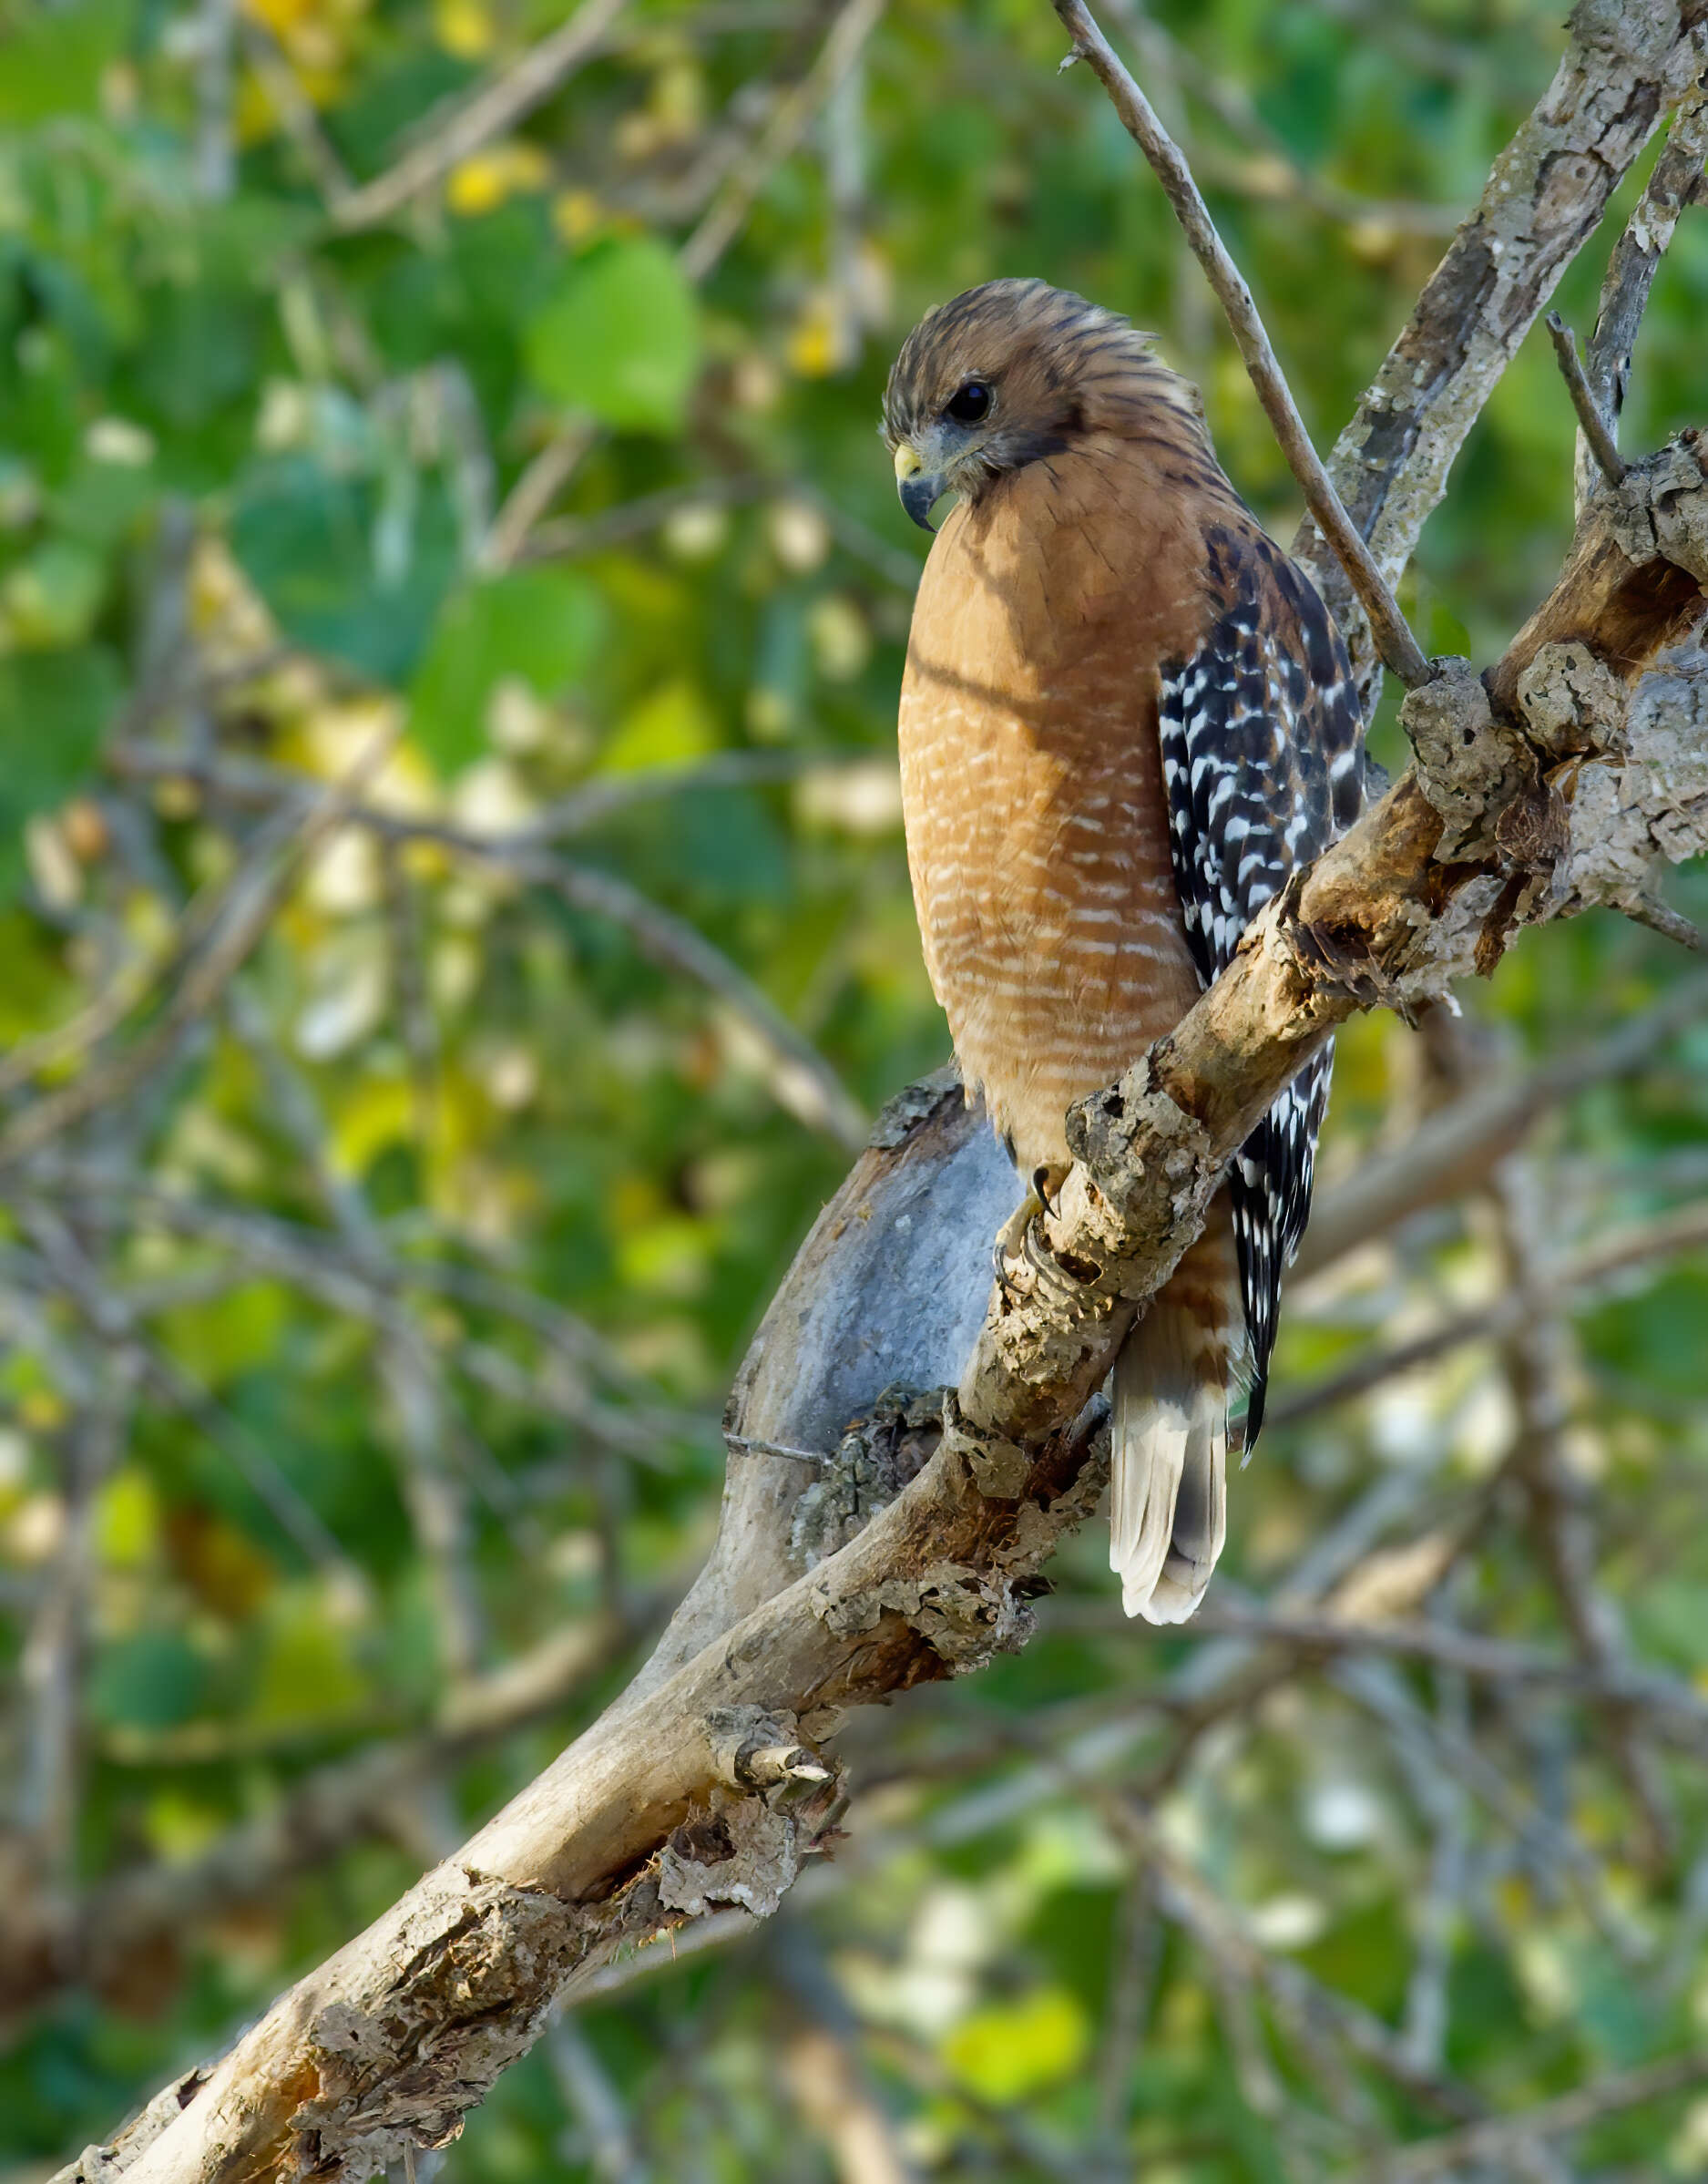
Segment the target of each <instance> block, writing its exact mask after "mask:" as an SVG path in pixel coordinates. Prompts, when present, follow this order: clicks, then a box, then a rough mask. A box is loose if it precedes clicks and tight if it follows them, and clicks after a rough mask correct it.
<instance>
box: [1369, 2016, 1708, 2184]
mask: <svg viewBox="0 0 1708 2184" xmlns="http://www.w3.org/2000/svg"><path fill="white" fill-rule="evenodd" d="M1704 2078H1708V2049H1705V2050H1698V2051H1697V2052H1695V2053H1693V2054H1690V2055H1682V2056H1670V2057H1668V2059H1667V2060H1666V2061H1664V2062H1661V2063H1645V2064H1642V2065H1641V2066H1639V2067H1638V2068H1637V2069H1634V2070H1621V2071H1615V2072H1614V2073H1613V2074H1612V2076H1609V2077H1602V2078H1596V2079H1595V2080H1593V2081H1592V2082H1591V2083H1590V2085H1587V2086H1580V2087H1576V2088H1575V2089H1574V2090H1573V2091H1572V2092H1570V2093H1562V2094H1560V2096H1559V2097H1558V2098H1557V2099H1554V2100H1548V2101H1542V2102H1540V2103H1539V2105H1538V2106H1537V2107H1533V2108H1525V2109H1522V2110H1520V2111H1519V2114H1518V2115H1516V2116H1497V2117H1489V2118H1488V2120H1487V2121H1486V2122H1482V2123H1471V2124H1466V2125H1465V2126H1463V2127H1462V2128H1460V2129H1458V2130H1456V2131H1445V2132H1443V2133H1442V2135H1441V2136H1440V2137H1439V2138H1425V2139H1422V2140H1420V2141H1419V2142H1418V2143H1417V2145H1415V2146H1409V2147H1406V2148H1405V2149H1404V2150H1403V2151H1402V2152H1400V2153H1397V2154H1390V2155H1389V2156H1388V2158H1387V2159H1386V2162H1384V2163H1383V2165H1382V2167H1381V2168H1380V2169H1379V2170H1378V2172H1377V2177H1376V2184H1419V2180H1420V2179H1424V2178H1427V2177H1445V2176H1447V2175H1449V2174H1451V2173H1452V2172H1453V2171H1454V2170H1456V2169H1470V2168H1472V2167H1477V2166H1480V2165H1481V2164H1483V2163H1485V2162H1500V2161H1510V2160H1511V2159H1512V2157H1513V2152H1514V2148H1515V2147H1516V2145H1517V2144H1518V2142H1519V2140H1520V2139H1523V2138H1542V2139H1548V2138H1567V2137H1569V2136H1570V2134H1571V2133H1573V2132H1575V2131H1581V2130H1584V2129H1586V2128H1588V2127H1589V2126H1590V2124H1594V2123H1600V2122H1601V2119H1602V2117H1608V2116H1617V2115H1619V2114H1621V2112H1622V2111H1623V2110H1624V2109H1626V2108H1638V2107H1646V2106H1647V2104H1648V2103H1649V2102H1650V2101H1656V2100H1664V2099H1666V2098H1667V2097H1668V2096H1669V2095H1670V2094H1673V2093H1685V2092H1688V2091H1689V2090H1690V2089H1691V2087H1693V2086H1699V2085H1701V2084H1702V2082H1703V2079H1704Z"/></svg>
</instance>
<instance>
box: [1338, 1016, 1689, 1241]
mask: <svg viewBox="0 0 1708 2184" xmlns="http://www.w3.org/2000/svg"><path fill="white" fill-rule="evenodd" d="M1704 1012H1708V978H1694V979H1683V980H1682V981H1681V982H1680V983H1679V984H1678V985H1676V986H1674V987H1673V988H1672V989H1671V990H1670V991H1669V992H1668V993H1666V994H1665V995H1664V996H1663V997H1662V999H1661V1000H1659V1001H1657V1002H1656V1003H1655V1005H1654V1006H1653V1008H1652V1009H1649V1010H1644V1012H1643V1013H1642V1015H1641V1016H1633V1017H1631V1018H1629V1019H1627V1020H1626V1021H1625V1022H1624V1023H1622V1024H1619V1025H1617V1026H1615V1028H1614V1029H1613V1030H1611V1031H1610V1032H1608V1033H1607V1035H1606V1036H1605V1037H1604V1038H1601V1039H1598V1040H1595V1041H1591V1042H1590V1043H1589V1044H1588V1045H1585V1046H1581V1047H1577V1048H1574V1049H1572V1050H1570V1051H1568V1052H1566V1053H1564V1054H1559V1055H1555V1056H1553V1057H1551V1058H1550V1059H1549V1061H1544V1062H1541V1063H1540V1064H1539V1065H1538V1066H1537V1067H1536V1068H1535V1069H1532V1070H1529V1071H1519V1072H1513V1073H1511V1074H1501V1075H1499V1076H1497V1077H1495V1078H1494V1079H1493V1081H1492V1082H1486V1083H1481V1084H1478V1085H1476V1086H1475V1087H1473V1088H1471V1089H1469V1090H1467V1091H1464V1092H1461V1093H1460V1094H1459V1096H1458V1097H1457V1099H1455V1100H1452V1101H1451V1102H1448V1103H1447V1105H1446V1106H1443V1107H1440V1108H1437V1110H1436V1112H1435V1113H1433V1114H1431V1115H1429V1116H1428V1117H1427V1120H1426V1121H1424V1122H1423V1123H1421V1124H1420V1125H1419V1126H1418V1127H1417V1129H1416V1130H1415V1131H1413V1132H1411V1133H1409V1134H1408V1135H1407V1136H1406V1138H1405V1139H1404V1141H1403V1142H1402V1143H1398V1144H1396V1145H1394V1146H1392V1147H1391V1148H1388V1149H1386V1150H1384V1151H1382V1152H1379V1153H1376V1154H1372V1155H1371V1156H1370V1157H1369V1158H1368V1159H1366V1160H1365V1162H1364V1164H1362V1165H1361V1166H1360V1167H1358V1168H1356V1169H1355V1170H1354V1172H1353V1173H1352V1174H1350V1175H1348V1176H1347V1177H1346V1178H1345V1181H1344V1182H1341V1183H1337V1184H1330V1185H1329V1186H1328V1188H1327V1189H1325V1190H1323V1191H1321V1192H1319V1193H1318V1195H1317V1198H1316V1202H1315V1204H1314V1206H1313V1207H1312V1210H1311V1225H1310V1227H1309V1228H1308V1229H1306V1231H1305V1233H1304V1244H1303V1246H1301V1248H1300V1252H1299V1256H1298V1259H1297V1261H1296V1263H1295V1268H1294V1279H1295V1280H1298V1279H1300V1278H1302V1277H1304V1276H1307V1275H1310V1274H1313V1273H1314V1272H1315V1271H1316V1270H1317V1269H1318V1268H1319V1267H1323V1266H1331V1265H1333V1263H1334V1262H1335V1260H1336V1259H1338V1258H1341V1257H1344V1256H1345V1254H1346V1253H1347V1252H1349V1251H1352V1250H1355V1248H1356V1247H1357V1246H1359V1245H1360V1244H1363V1243H1366V1242H1368V1241H1369V1239H1370V1238H1371V1237H1373V1236H1386V1235H1388V1234H1389V1233H1390V1232H1391V1231H1392V1230H1393V1229H1395V1228H1396V1226H1397V1225H1399V1223H1400V1222H1402V1221H1404V1220H1406V1219H1407V1218H1408V1217H1409V1216H1410V1215H1413V1214H1416V1213H1418V1212H1420V1211H1422V1210H1423V1209H1424V1208H1425V1207H1427V1206H1432V1205H1446V1204H1447V1203H1448V1202H1449V1201H1450V1200H1452V1199H1454V1198H1457V1197H1459V1196H1461V1195H1463V1194H1464V1193H1465V1192H1466V1191H1468V1190H1472V1189H1474V1188H1475V1187H1476V1186H1477V1185H1478V1184H1481V1183H1482V1182H1483V1181H1484V1180H1485V1179H1486V1177H1487V1176H1488V1174H1489V1172H1490V1171H1491V1170H1492V1169H1493V1168H1494V1167H1495V1166H1497V1165H1498V1163H1499V1162H1500V1161H1502V1160H1504V1159H1505V1158H1506V1156H1507V1155H1508V1154H1509V1153H1513V1152H1516V1151H1517V1149H1518V1147H1519V1145H1520V1144H1521V1143H1523V1141H1524V1139H1525V1138H1526V1137H1527V1136H1528V1135H1529V1133H1530V1131H1531V1130H1532V1129H1533V1128H1534V1126H1535V1125H1536V1123H1538V1122H1539V1120H1540V1119H1541V1118H1542V1117H1543V1116H1544V1115H1546V1114H1548V1113H1550V1112H1551V1111H1552V1110H1553V1109H1554V1108H1556V1107H1558V1106H1559V1105H1560V1104H1561V1103H1562V1102H1565V1101H1567V1100H1570V1099H1573V1098H1575V1097H1576V1095H1577V1094H1578V1093H1579V1092H1585V1091H1587V1090H1588V1089H1589V1088H1590V1086H1591V1085H1595V1084H1601V1083H1605V1082H1607V1081H1608V1079H1610V1078H1612V1077H1622V1076H1627V1075H1629V1074H1630V1073H1631V1071H1634V1070H1639V1069H1642V1067H1643V1066H1644V1065H1645V1064H1646V1063H1647V1062H1648V1061H1651V1060H1652V1057H1653V1055H1654V1052H1655V1051H1656V1049H1657V1048H1658V1047H1661V1046H1662V1045H1664V1044H1665V1043H1666V1042H1667V1041H1670V1040H1672V1039H1674V1038H1676V1037H1677V1036H1678V1034H1679V1033H1680V1032H1681V1031H1683V1030H1687V1029H1688V1028H1689V1027H1690V1026H1691V1025H1692V1024H1693V1023H1695V1022H1696V1021H1697V1020H1699V1019H1700V1018H1701V1017H1702V1016H1703V1014H1704Z"/></svg>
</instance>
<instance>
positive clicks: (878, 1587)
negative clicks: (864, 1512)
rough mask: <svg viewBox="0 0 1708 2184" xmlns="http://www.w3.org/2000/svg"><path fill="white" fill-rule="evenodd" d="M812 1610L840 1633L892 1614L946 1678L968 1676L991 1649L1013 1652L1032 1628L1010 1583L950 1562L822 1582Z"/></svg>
mask: <svg viewBox="0 0 1708 2184" xmlns="http://www.w3.org/2000/svg"><path fill="white" fill-rule="evenodd" d="M826 1575H827V1576H828V1572H827V1573H826ZM813 1613H814V1614H815V1615H817V1616H818V1617H819V1619H820V1620H821V1621H822V1622H823V1623H824V1624H826V1625H828V1626H829V1628H830V1629H831V1630H832V1631H834V1633H835V1635H837V1636H838V1637H842V1638H849V1637H854V1636H856V1635H858V1634H859V1633H860V1632H862V1631H868V1630H872V1629H874V1628H875V1627H876V1625H877V1624H878V1623H879V1621H880V1620H881V1619H882V1618H883V1617H884V1616H885V1615H899V1616H900V1617H901V1618H902V1620H903V1622H905V1624H906V1625H907V1626H908V1628H909V1629H910V1630H913V1631H916V1632H917V1633H918V1635H920V1636H921V1637H922V1638H923V1639H924V1640H925V1641H926V1645H927V1646H930V1648H931V1650H932V1651H933V1652H934V1653H935V1654H936V1656H937V1658H938V1659H939V1660H940V1661H941V1662H942V1664H943V1666H945V1668H946V1669H947V1671H948V1673H949V1674H950V1675H951V1676H970V1675H971V1674H973V1672H974V1671H975V1670H976V1669H979V1668H983V1667H984V1666H986V1665H987V1663H988V1662H989V1661H991V1660H992V1659H994V1658H995V1656H997V1654H999V1653H1018V1651H1019V1650H1020V1648H1021V1646H1024V1645H1025V1643H1026V1641H1027V1639H1028V1638H1029V1637H1030V1636H1031V1635H1032V1630H1033V1626H1034V1617H1033V1615H1032V1611H1031V1609H1030V1608H1029V1607H1028V1605H1027V1604H1026V1602H1025V1600H1024V1599H1023V1598H1022V1597H1021V1594H1020V1593H1019V1590H1018V1586H1017V1585H1016V1584H1014V1583H1013V1582H1011V1581H1010V1580H1009V1579H1007V1577H1002V1576H997V1575H994V1574H991V1573H989V1572H987V1571H984V1570H977V1569H974V1568H973V1567H972V1566H971V1565H970V1564H966V1563H954V1562H934V1563H930V1564H927V1565H926V1567H925V1568H924V1569H922V1570H919V1571H917V1572H915V1573H913V1574H908V1575H904V1576H896V1577H886V1578H884V1579H882V1580H881V1581H880V1582H879V1583H877V1584H863V1585H859V1586H858V1587H856V1588H855V1589H852V1590H847V1591H844V1590H841V1589H840V1588H833V1586H832V1585H831V1584H823V1587H822V1589H820V1590H817V1591H815V1592H814V1594H813Z"/></svg>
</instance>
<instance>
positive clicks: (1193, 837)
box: [1158, 525, 1364, 1451]
mask: <svg viewBox="0 0 1708 2184" xmlns="http://www.w3.org/2000/svg"><path fill="white" fill-rule="evenodd" d="M1205 543H1206V549H1207V555H1208V574H1209V578H1210V582H1211V585H1212V591H1213V593H1214V595H1215V597H1216V599H1217V600H1218V602H1219V606H1220V612H1219V613H1217V614H1216V615H1215V616H1214V617H1213V619H1212V623H1211V626H1210V628H1209V630H1208V631H1207V633H1206V634H1205V636H1204V637H1203V639H1202V641H1201V642H1200V644H1199V646H1198V648H1197V650H1196V651H1194V652H1193V653H1192V655H1191V656H1190V657H1189V658H1186V659H1181V660H1178V661H1167V662H1165V663H1164V664H1163V667H1162V670H1161V687H1160V690H1159V692H1158V724H1159V729H1160V733H1161V742H1162V772H1163V781H1164V785H1165V789H1166V793H1167V796H1168V803H1169V841H1170V847H1171V853H1172V856H1173V864H1174V881H1175V886H1176V888H1177V889H1178V891H1179V894H1180V898H1181V910H1182V913H1183V915H1184V918H1185V921H1186V932H1187V938H1188V941H1189V942H1190V944H1191V947H1192V959H1193V961H1194V962H1195V964H1196V965H1197V968H1198V974H1199V977H1200V978H1201V979H1202V981H1203V982H1204V984H1205V985H1209V984H1210V982H1211V981H1212V979H1215V978H1216V977H1218V976H1219V975H1220V973H1221V972H1222V971H1223V970H1224V969H1226V968H1227V966H1228V964H1229V963H1230V962H1231V961H1232V958H1233V952H1234V950H1235V948H1237V947H1238V946H1239V942H1240V937H1241V935H1242V934H1243V932H1244V931H1245V928H1246V927H1247V926H1248V925H1250V923H1251V922H1252V920H1253V918H1255V917H1256V915H1257V913H1258V912H1259V910H1261V909H1262V908H1263V905H1264V904H1265V903H1266V902H1267V901H1268V900H1269V899H1270V897H1272V896H1273V895H1274V894H1275V893H1276V892H1277V891H1278V890H1279V888H1280V887H1282V885H1283V884H1284V881H1285V879H1286V877H1287V876H1288V874H1289V873H1290V872H1291V871H1292V870H1293V869H1294V866H1298V865H1303V864H1307V863H1308V862H1309V861H1310V860H1311V859H1312V858H1313V857H1314V856H1317V855H1318V854H1319V853H1320V852H1321V851H1323V850H1324V849H1325V848H1327V846H1328V845H1329V844H1330V843H1331V842H1332V841H1334V840H1335V837H1336V836H1339V835H1340V834H1342V833H1344V832H1345V829H1346V827H1348V826H1349V825H1351V824H1352V822H1353V820H1354V819H1355V818H1356V816H1357V815H1358V809H1359V805H1360V803H1361V802H1362V797H1363V738H1364V723H1363V718H1362V715H1361V713H1360V711H1359V706H1358V700H1357V693H1356V691H1355V686H1354V683H1353V680H1352V669H1351V665H1350V663H1349V661H1348V660H1347V657H1346V650H1345V645H1344V644H1343V643H1342V642H1341V639H1340V633H1339V631H1337V630H1336V629H1335V625H1334V621H1333V619H1332V618H1331V616H1330V615H1329V612H1328V610H1327V609H1326V608H1325V607H1324V604H1323V602H1322V600H1320V599H1319V598H1318V597H1317V594H1316V592H1315V590H1314V588H1313V587H1312V585H1311V584H1310V583H1309V582H1308V580H1307V579H1305V577H1304V573H1303V572H1302V571H1301V570H1300V569H1298V568H1297V567H1296V566H1295V565H1294V563H1293V562H1292V561H1291V560H1289V559H1288V558H1287V556H1286V555H1285V554H1284V553H1283V552H1282V550H1281V549H1280V548H1279V547H1277V546H1275V545H1274V544H1273V542H1272V541H1271V540H1269V539H1268V538H1265V537H1264V536H1263V533H1262V532H1261V531H1259V530H1258V529H1257V528H1256V527H1255V526H1254V525H1253V528H1252V529H1251V531H1250V532H1249V533H1248V532H1245V531H1243V530H1235V529H1233V528H1231V527H1221V526H1219V527H1217V528H1214V529H1212V530H1211V531H1210V532H1209V533H1208V535H1207V538H1206V542H1205ZM1333 1061H1334V1055H1333V1051H1332V1049H1324V1051H1323V1052H1321V1053H1320V1054H1318V1055H1316V1056H1314V1058H1313V1060H1312V1061H1309V1062H1307V1063H1306V1064H1305V1066H1304V1069H1303V1070H1302V1071H1300V1073H1299V1075H1298V1076H1297V1077H1296V1078H1294V1082H1292V1083H1291V1084H1290V1085H1289V1086H1288V1087H1287V1089H1286V1090H1285V1092H1283V1093H1282V1094H1281V1095H1280V1097H1279V1098H1278V1099H1277V1100H1276V1101H1275V1102H1274V1104H1273V1106H1272V1107H1271V1108H1270V1110H1269V1112H1268V1113H1266V1114H1265V1115H1264V1117H1263V1121H1262V1122H1261V1123H1259V1124H1258V1125H1257V1127H1256V1129H1255V1130H1253V1133H1252V1134H1251V1136H1250V1137H1249V1138H1247V1140H1246V1141H1245V1143H1244V1145H1243V1147H1242V1148H1241V1151H1240V1154H1239V1157H1238V1159H1237V1160H1236V1161H1235V1162H1234V1164H1233V1166H1232V1170H1231V1172H1230V1175H1229V1191H1230V1195H1231V1197H1232V1208H1233V1232H1234V1238H1235V1241H1236V1244H1237V1246H1238V1249H1239V1260H1240V1291H1241V1298H1242V1302H1243V1306H1244V1311H1245V1328H1246V1339H1247V1344H1248V1347H1249V1351H1250V1359H1249V1363H1250V1369H1251V1373H1252V1385H1251V1395H1250V1401H1249V1407H1248V1409H1247V1412H1246V1423H1245V1445H1246V1448H1247V1450H1248V1451H1249V1450H1250V1448H1251V1447H1252V1446H1253V1443H1254V1442H1255V1441H1256V1439H1257V1433H1258V1429H1259V1427H1260V1426H1261V1425H1262V1423H1263V1400H1264V1393H1265V1389H1266V1388H1267V1384H1268V1375H1269V1359H1270V1352H1271V1350H1272V1349H1273V1346H1274V1339H1275V1325H1276V1318H1277V1314H1278V1311H1279V1307H1280V1298H1281V1279H1282V1276H1283V1274H1284V1272H1285V1270H1286V1268H1287V1266H1289V1265H1290V1264H1291V1263H1292V1260H1293V1258H1294V1254H1295V1253H1296V1252H1297V1250H1298V1247H1299V1239H1300V1237H1301V1236H1303V1235H1304V1224H1305V1219H1306V1216H1307V1215H1308V1214H1309V1212H1310V1206H1311V1181H1312V1170H1313V1165H1314V1158H1315V1152H1316V1139H1317V1133H1318V1132H1319V1131H1320V1129H1321V1128H1322V1123H1323V1116H1324V1112H1325V1110H1326V1108H1327V1105H1328V1086H1329V1073H1330V1071H1331V1069H1332V1067H1333Z"/></svg>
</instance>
